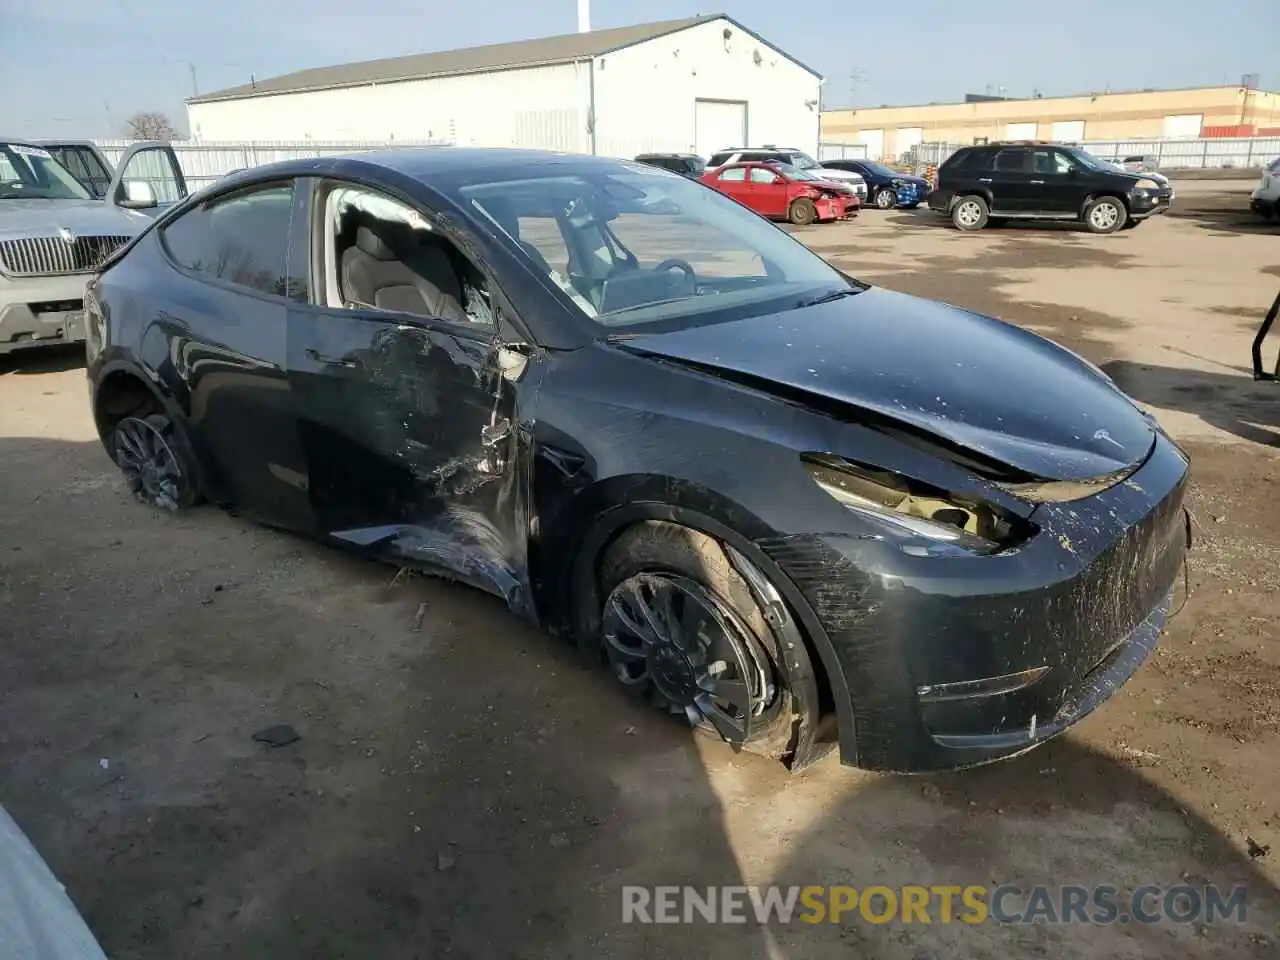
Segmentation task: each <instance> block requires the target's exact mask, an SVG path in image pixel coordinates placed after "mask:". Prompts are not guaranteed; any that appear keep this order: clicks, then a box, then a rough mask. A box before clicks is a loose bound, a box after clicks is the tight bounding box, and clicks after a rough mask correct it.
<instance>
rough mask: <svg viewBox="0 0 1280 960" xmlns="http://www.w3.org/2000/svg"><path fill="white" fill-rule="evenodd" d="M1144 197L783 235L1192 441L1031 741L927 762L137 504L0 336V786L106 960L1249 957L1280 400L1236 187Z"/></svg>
mask: <svg viewBox="0 0 1280 960" xmlns="http://www.w3.org/2000/svg"><path fill="white" fill-rule="evenodd" d="M1177 186H1178V189H1179V193H1180V194H1181V196H1180V199H1179V200H1178V201H1177V206H1176V208H1175V211H1174V212H1173V214H1172V215H1170V216H1167V217H1165V218H1162V219H1159V220H1156V221H1154V222H1150V223H1147V224H1145V225H1143V226H1142V227H1141V228H1140V229H1137V230H1134V231H1131V232H1125V233H1121V234H1117V235H1115V236H1112V237H1102V238H1098V237H1093V236H1090V235H1088V234H1085V233H1080V232H1077V231H1075V230H1068V229H1064V228H1048V229H1045V228H1019V227H1016V226H1015V227H1010V228H1008V229H1004V230H1000V231H988V232H984V233H981V234H978V235H962V234H959V233H957V232H955V231H953V230H950V229H948V228H946V227H944V226H942V225H941V224H940V223H939V222H938V221H937V220H935V219H934V218H933V217H932V216H931V215H929V214H926V213H923V212H905V211H903V212H893V213H881V212H875V211H868V212H866V213H864V214H863V215H862V216H861V217H860V218H859V219H858V220H857V221H856V222H854V223H851V224H841V225H832V226H823V227H814V228H810V229H807V230H805V231H803V232H802V233H801V236H802V238H803V239H804V240H805V242H807V243H810V244H811V245H812V246H813V247H814V248H815V249H817V250H818V251H820V252H821V253H822V254H823V255H825V256H827V257H829V258H831V259H832V260H833V261H835V262H836V263H838V264H839V265H841V266H843V267H845V268H847V269H849V270H851V271H852V272H854V273H855V274H857V275H859V276H861V277H863V278H865V279H868V280H871V281H873V282H876V283H882V284H884V285H885V286H888V287H892V288H896V289H900V290H904V291H907V292H909V293H916V294H921V295H924V296H929V297H935V298H939V299H943V300H947V301H950V302H952V303H956V304H959V305H962V306H965V307H970V308H974V309H977V310H981V311H984V312H987V313H991V314H994V315H996V316H999V317H1002V318H1004V319H1006V320H1010V321H1014V322H1017V323H1020V324H1024V325H1026V326H1028V327H1031V328H1033V329H1035V330H1037V331H1042V332H1045V333H1047V334H1049V335H1051V336H1053V337H1055V338H1057V339H1059V340H1061V341H1062V342H1064V343H1066V344H1067V345H1068V346H1071V347H1072V348H1074V349H1077V350H1078V351H1080V352H1082V353H1083V354H1084V355H1085V356H1087V357H1089V358H1090V359H1092V360H1094V361H1095V362H1097V363H1099V364H1101V365H1102V366H1103V367H1104V368H1105V369H1106V370H1107V371H1108V372H1110V373H1111V374H1112V375H1113V376H1114V377H1115V378H1116V379H1117V381H1119V382H1120V383H1121V385H1122V386H1124V387H1125V389H1127V390H1128V391H1129V392H1130V393H1131V394H1132V395H1133V396H1135V397H1136V398H1137V399H1138V400H1140V401H1141V402H1143V403H1145V404H1148V405H1149V406H1150V407H1152V408H1153V409H1154V410H1155V411H1156V412H1157V413H1158V415H1159V416H1160V418H1161V419H1162V421H1163V422H1164V423H1165V424H1166V425H1167V426H1168V428H1169V429H1170V430H1171V431H1172V432H1173V433H1174V435H1175V436H1176V437H1177V438H1178V439H1179V440H1180V442H1182V443H1183V444H1184V445H1185V446H1186V447H1187V448H1188V449H1189V450H1190V452H1191V453H1192V455H1193V474H1194V481H1195V483H1194V489H1193V492H1192V496H1191V506H1192V508H1193V509H1194V511H1195V514H1196V518H1197V521H1198V524H1197V530H1196V534H1197V538H1198V542H1197V544H1196V547H1195V551H1194V554H1193V567H1192V571H1191V586H1192V593H1191V597H1190V600H1189V602H1188V603H1187V604H1186V607H1185V609H1183V611H1182V612H1181V613H1180V615H1179V616H1178V617H1177V618H1176V619H1175V620H1174V621H1173V622H1172V623H1171V625H1170V626H1169V629H1168V631H1167V634H1166V636H1165V637H1164V638H1163V640H1162V644H1161V647H1160V649H1159V651H1158V654H1157V655H1156V656H1155V657H1154V658H1153V659H1152V661H1151V662H1150V663H1148V664H1147V665H1146V666H1145V667H1144V668H1143V669H1142V670H1141V671H1140V672H1139V674H1138V675H1137V676H1136V677H1135V678H1134V680H1133V681H1132V682H1131V683H1129V684H1128V685H1127V686H1126V687H1125V688H1124V689H1123V690H1122V691H1121V692H1120V693H1119V694H1118V695H1117V696H1116V697H1115V699H1114V700H1113V701H1111V702H1110V703H1109V704H1107V705H1106V706H1105V707H1104V708H1102V709H1101V710H1099V711H1098V712H1097V713H1095V714H1094V715H1093V716H1091V717H1089V718H1088V719H1087V720H1085V721H1084V722H1083V723H1081V724H1080V725H1079V726H1078V727H1077V728H1076V729H1074V730H1073V731H1071V732H1070V733H1069V734H1068V735H1067V736H1065V737H1063V738H1061V739H1059V740H1058V741H1056V742H1054V743H1052V744H1050V745H1048V746H1046V747H1044V748H1042V749H1039V750H1036V751H1034V752H1032V753H1031V754H1029V755H1027V756H1024V757H1022V758H1020V759H1018V760H1015V761H1010V762H1007V763H1003V764H998V765H995V766H992V767H987V768H984V769H980V770H976V771H971V772H967V773H963V774H952V775H946V776H938V777H929V778H903V777H889V776H876V775H871V774H866V773H861V772H858V771H854V770H849V769H846V768H842V767H840V766H839V765H838V764H837V763H836V762H835V761H834V759H832V760H829V761H826V762H823V763H821V764H819V765H817V766H816V767H815V768H812V769H810V770H808V771H805V772H804V773H802V774H799V775H796V776H790V777H789V776H787V775H786V774H785V772H784V771H783V770H782V769H781V768H780V767H777V766H775V765H773V764H771V763H769V762H766V761H763V760H759V759H756V758H753V757H745V756H741V757H740V756H734V755H733V754H732V753H731V752H729V751H728V750H727V749H726V748H723V747H721V746H719V745H717V744H713V743H708V742H703V741H701V740H697V741H695V740H694V739H693V738H691V737H690V736H689V734H688V732H687V731H686V730H682V729H681V728H679V727H678V726H677V725H675V724H673V723H671V722H668V721H667V720H666V719H665V718H663V717H660V716H658V715H656V714H651V713H649V712H647V711H644V710H642V709H640V708H638V707H636V706H634V705H633V704H631V703H630V702H629V701H628V700H627V699H626V698H625V696H624V694H623V693H622V691H620V690H619V689H616V688H615V685H614V684H613V683H612V681H611V680H610V679H609V677H608V676H607V675H606V674H605V673H603V672H593V671H591V670H588V669H584V668H583V667H581V666H579V665H578V662H577V661H576V660H574V658H573V657H572V656H571V655H570V654H569V652H568V651H567V650H565V649H564V648H563V647H562V646H561V645H560V644H558V643H557V642H556V641H554V640H553V639H551V638H550V637H548V636H544V635H541V634H539V633H538V632H536V631H534V630H532V629H530V628H528V627H525V626H524V625H522V624H521V623H519V622H517V621H516V620H515V619H514V618H513V617H511V616H510V615H509V614H508V613H507V612H506V611H505V610H504V609H503V608H502V606H501V605H500V604H499V603H498V602H496V601H493V600H491V599H489V598H488V597H485V596H482V595H479V594H477V593H474V592H471V591H468V590H466V589H464V588H460V587H454V586H449V585H446V584H443V583H439V582H436V581H432V580H429V579H425V578H421V577H402V578H400V579H399V580H398V581H397V582H393V576H394V573H395V571H393V570H389V569H387V568H384V567H380V566H376V565H373V564H368V563H364V562H360V561H354V560H352V559H349V558H347V557H345V556H344V555H341V554H339V553H337V552H335V551H333V550H331V549H328V548H325V547H321V546H318V545H315V544H312V543H309V542H306V541H302V540H299V539H296V538H293V537H290V536H287V535H283V534H280V533H277V532H273V531H270V530H266V529H262V528H260V527H257V526H254V525H252V524H250V523H248V522H246V521H243V520H240V519H236V518H234V517H231V516H228V515H226V514H224V513H222V512H219V511H217V510H215V509H207V508H206V509H202V510H199V511H196V512H194V513H191V514H189V515H185V516H181V517H169V516H160V515H157V514H155V513H153V512H150V511H148V510H147V509H145V508H143V507H142V506H139V505H137V504H135V503H133V502H132V501H131V500H130V499H128V498H127V496H126V494H125V492H124V490H123V489H122V486H121V484H120V483H119V482H118V480H117V476H116V472H115V470H114V469H113V467H112V465H111V464H110V463H109V462H108V460H107V457H106V455H105V454H104V453H103V451H102V449H101V447H100V446H99V444H98V443H97V440H96V437H95V435H94V432H93V428H92V426H91V423H90V418H89V413H88V407H87V402H86V389H85V384H84V376H83V371H82V369H81V368H80V366H79V359H80V358H79V357H78V356H77V354H76V353H75V352H74V351H72V352H71V353H70V354H65V353H64V354H53V355H45V356H42V357H39V358H37V357H28V358H26V359H20V360H18V361H16V362H12V361H10V362H7V363H6V362H2V361H0V364H3V365H0V371H3V372H2V373H0V463H2V464H3V467H2V468H0V503H3V504H4V508H5V509H4V511H3V513H0V803H2V804H3V805H4V806H6V807H7V808H8V809H9V810H10V812H11V813H12V814H13V815H14V817H15V818H16V819H17V820H18V822H19V823H20V824H21V825H22V826H23V828H24V829H25V830H26V831H27V832H28V833H29V835H30V836H31V838H32V840H33V842H34V843H35V844H36V845H37V847H39V848H40V850H41V851H42V852H43V853H44V854H45V856H46V858H47V859H48V861H49V863H50V865H51V866H52V867H53V869H54V870H55V872H56V873H57V874H58V875H59V877H60V878H61V879H62V880H63V881H64V882H65V884H66V885H67V888H68V890H69V892H70V894H71V895H72V897H73V898H74V900H75V901H76V903H77V904H78V905H79V906H80V908H81V910H82V912H83V913H84V914H85V917H86V919H87V920H88V922H89V924H90V925H91V927H92V928H93V929H94V931H95V932H96V934H97V935H98V936H99V938H100V939H101V941H102V943H103V946H104V948H105V949H106V951H107V952H108V954H109V955H110V956H111V957H113V958H114V960H134V958H165V960H172V958H177V957H181V958H205V957H237V958H272V960H277V958H279V960H283V958H295V957H296V958H340V957H341V958H388V960H400V958H428V957H430V958H434V957H440V956H454V957H465V958H489V957H494V958H505V957H521V958H535V957H547V958H558V960H563V958H576V957H582V958H588V957H589V958H593V960H594V958H600V957H618V958H633V957H636V958H638V957H659V956H661V957H711V958H716V957H735V958H746V957H752V958H753V957H773V958H788V960H824V958H829V957H842V958H843V957H867V958H887V960H898V958H903V960H929V958H937V960H942V958H952V957H965V958H971V960H980V958H992V960H996V958H999V960H1010V958H1023V957H1053V958H1075V957H1079V958H1113V957H1114V958H1151V960H1177V958H1184V957H1185V958H1192V957H1194V958H1201V957H1221V958H1248V957H1257V958H1262V957H1276V956H1278V955H1280V893H1278V884H1280V644H1278V643H1277V635H1278V630H1277V626H1278V624H1280V604H1278V603H1277V599H1276V585H1277V567H1278V566H1280V515H1278V512H1277V509H1276V502H1277V494H1280V469H1278V466H1280V390H1278V389H1277V388H1276V387H1275V386H1274V385H1268V384H1255V383H1253V382H1252V381H1251V380H1250V378H1249V376H1248V374H1247V367H1248V353H1249V341H1250V338H1251V336H1252V331H1253V328H1254V327H1256V325H1257V323H1258V322H1259V321H1260V320H1261V317H1262V314H1263V313H1264V311H1265V309H1266V307H1267V305H1268V304H1269V303H1270V301H1271V299H1272V298H1273V297H1274V296H1275V294H1276V289H1277V286H1280V266H1277V264H1280V257H1277V254H1276V251H1277V246H1276V244H1277V242H1280V239H1278V238H1277V236H1276V232H1277V230H1276V228H1273V227H1263V226H1261V225H1259V224H1255V223H1254V221H1253V218H1252V217H1250V216H1249V215H1248V213H1247V212H1246V211H1245V204H1246V197H1247V187H1245V186H1244V185H1241V184H1233V183H1222V182H1217V183H1212V184H1195V183H1179V184H1178V185H1177ZM420 604H425V616H424V617H423V620H422V622H421V625H420V629H417V630H415V627H414V624H415V615H416V613H417V611H418V610H419V605H420ZM275 723H289V724H292V725H293V726H294V727H296V728H297V730H298V731H299V732H300V733H301V737H302V739H301V740H300V741H298V742H297V743H294V744H292V745H290V746H287V747H282V748H280V749H268V748H266V747H263V746H261V745H259V744H256V743H254V742H252V740H251V739H250V737H251V734H252V733H253V732H254V731H256V730H258V729H260V728H262V727H266V726H268V725H271V724H275ZM1251 841H1252V844H1256V845H1257V846H1255V847H1253V853H1254V854H1255V855H1256V854H1258V853H1260V850H1261V848H1263V847H1267V846H1270V847H1272V848H1274V849H1273V850H1272V851H1271V852H1270V853H1269V855H1262V856H1251V855H1250V852H1249V851H1250V847H1251ZM1210 882H1212V883H1216V884H1219V885H1222V886H1226V887H1230V886H1232V885H1233V884H1236V883H1245V884H1248V889H1249V894H1248V897H1249V899H1248V917H1247V921H1246V922H1245V923H1243V924H1239V923H1222V922H1219V923H1217V924H1212V925H1205V924H1187V925H1180V924H1177V923H1174V922H1172V921H1163V922H1161V923H1158V924H1154V925H1139V924H1128V925H1121V924H1115V925H1108V926H1102V925H1093V926H1083V925H1075V926H1050V925H1043V924H1036V925H1029V926H1021V925H1000V924H996V923H993V922H988V923H985V924H981V925H977V926H967V925H964V924H949V925H948V924H942V923H939V922H935V923H933V924H931V925H921V924H914V925H906V924H902V923H897V922H892V923H887V924H872V923H868V922H866V921H864V920H860V919H857V920H854V919H850V918H848V917H846V918H845V919H844V921H843V922H841V923H837V924H831V923H826V924H822V925H817V926H807V925H804V924H799V923H793V924H788V925H778V924H775V925H771V926H767V927H761V926H759V925H757V924H755V923H746V924H740V925H717V926H712V925H709V924H706V923H702V922H698V923H693V924H689V925H684V924H680V925H662V926H659V925H637V924H624V923H622V918H621V914H622V911H621V903H622V893H621V890H622V887H623V885H625V884H639V885H658V884H668V885H693V886H707V885H713V884H714V885H739V884H767V883H780V884H784V885H791V884H798V885H808V884H850V885H853V886H856V887H864V886H867V885H869V884H873V883H879V884H887V885H889V886H895V885H901V884H925V885H936V884H959V885H968V884H989V885H995V884H1002V883H1011V884H1017V885H1018V886H1020V887H1022V888H1024V889H1025V888H1028V887H1030V886H1031V885H1033V884H1036V883H1045V884H1050V885H1054V886H1056V885H1059V884H1066V883H1074V884H1084V885H1091V884H1111V885H1114V886H1117V887H1119V888H1121V889H1122V890H1128V889H1133V888H1135V887H1137V886H1140V885H1142V884H1156V885H1160V886H1163V887H1170V886H1175V885H1179V884H1186V883H1189V884H1194V885H1203V884H1205V883H1210Z"/></svg>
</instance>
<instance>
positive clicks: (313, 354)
mask: <svg viewBox="0 0 1280 960" xmlns="http://www.w3.org/2000/svg"><path fill="white" fill-rule="evenodd" d="M307 356H308V357H310V358H311V359H312V360H314V361H315V362H316V363H324V364H329V365H331V366H338V367H346V368H348V369H350V370H354V369H355V368H356V367H358V366H360V364H359V363H357V362H356V361H355V360H348V359H347V358H345V357H329V356H325V355H324V354H323V353H321V352H320V351H319V350H312V349H311V348H310V347H308V348H307Z"/></svg>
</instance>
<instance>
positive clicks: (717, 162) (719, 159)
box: [707, 153, 733, 167]
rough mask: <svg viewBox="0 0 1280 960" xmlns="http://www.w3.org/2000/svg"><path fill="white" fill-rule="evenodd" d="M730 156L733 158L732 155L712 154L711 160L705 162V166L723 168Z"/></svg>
mask: <svg viewBox="0 0 1280 960" xmlns="http://www.w3.org/2000/svg"><path fill="white" fill-rule="evenodd" d="M732 156H733V154H732V153H713V154H712V155H711V159H710V160H708V161H707V166H708V167H723V166H724V165H725V164H726V163H728V162H729V158H730V157H732Z"/></svg>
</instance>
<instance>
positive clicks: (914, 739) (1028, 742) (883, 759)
mask: <svg viewBox="0 0 1280 960" xmlns="http://www.w3.org/2000/svg"><path fill="white" fill-rule="evenodd" d="M1186 480H1187V461H1186V459H1185V458H1184V457H1183V455H1182V454H1181V452H1180V451H1179V450H1178V449H1177V447H1176V446H1175V445H1174V444H1173V443H1172V441H1169V440H1168V439H1166V438H1165V437H1164V436H1158V437H1157V440H1156V442H1155V445H1154V446H1153V449H1152V452H1151V454H1150V455H1149V457H1148V459H1147V461H1146V462H1145V463H1144V464H1143V466H1142V467H1141V468H1140V469H1139V470H1138V471H1136V472H1135V473H1134V475H1133V476H1132V477H1130V478H1129V479H1128V480H1126V481H1125V482H1123V483H1120V484H1117V485H1116V486H1114V487H1112V488H1110V489H1108V490H1106V491H1104V492H1102V493H1100V494H1097V495H1096V496H1094V497H1091V498H1089V499H1087V500H1082V501H1075V502H1072V503H1063V504H1043V505H1041V506H1040V507H1039V508H1038V509H1037V510H1036V512H1035V514H1033V516H1032V519H1033V521H1034V522H1036V523H1037V525H1038V526H1039V527H1040V532H1039V533H1038V534H1037V535H1035V536H1034V537H1032V538H1031V539H1030V540H1029V541H1027V542H1026V543H1024V544H1022V545H1021V546H1020V547H1018V548H1016V549H1013V550H1009V551H1006V552H1004V553H1001V554H996V555H994V556H988V557H980V556H974V557H971V558H955V557H933V558H928V557H924V558H922V557H914V556H909V555H907V554H906V553H904V552H903V551H901V550H899V549H898V547H897V546H895V545H894V544H892V543H888V542H885V541H879V540H866V539H854V538H850V537H837V536H821V537H820V536H801V537H789V538H784V539H781V540H778V541H774V542H770V543H767V544H761V546H762V547H764V549H765V550H766V552H767V553H769V555H770V557H771V558H772V559H773V560H774V561H775V562H776V563H777V564H778V565H779V566H780V567H781V568H782V570H783V572H784V573H786V574H787V575H788V576H789V577H790V578H791V580H792V581H793V583H794V584H795V586H796V587H797V588H798V590H799V592H800V594H801V595H802V596H803V598H804V600H805V601H806V602H807V603H808V604H809V606H810V611H809V612H811V613H812V620H813V621H814V622H816V623H818V624H819V625H820V627H821V629H822V631H823V632H824V633H825V634H826V637H825V639H826V640H827V641H829V642H830V648H831V649H832V650H833V651H834V656H835V659H836V660H837V661H838V668H839V670H840V671H841V672H842V674H843V680H844V684H843V685H842V684H840V683H836V682H833V683H832V687H833V688H834V689H837V690H839V689H841V687H842V686H844V687H847V689H848V699H849V702H848V703H846V704H844V705H843V706H844V707H845V709H844V711H843V712H842V714H841V716H840V720H841V723H840V734H841V737H840V740H841V742H840V747H841V757H842V760H843V761H844V762H845V763H850V764H853V765H856V766H859V767H863V768H867V769H874V770H893V771H900V772H919V771H927V770H939V769H955V768H962V767H969V766H974V765H977V764H982V763H987V762H990V761H993V760H999V759H1002V758H1006V757H1011V756H1015V755H1016V754H1019V753H1022V752H1024V751H1026V750H1028V749H1030V748H1032V747H1034V746H1036V745H1037V744H1040V743H1043V742H1044V741H1045V740H1048V739H1050V738H1051V737H1054V736H1056V735H1058V734H1059V733H1061V732H1063V731H1064V730H1066V729H1067V728H1068V727H1069V726H1071V725H1072V724H1073V723H1075V722H1076V721H1078V720H1079V719H1081V718H1082V717H1084V716H1085V715H1087V714H1088V713H1090V712H1091V711H1093V710H1094V709H1096V708H1097V707H1098V706H1100V705H1101V704H1102V703H1104V702H1105V701H1106V700H1107V699H1108V698H1109V697H1110V696H1111V695H1112V694H1114V693H1115V691H1116V690H1117V689H1119V687H1120V686H1121V685H1122V684H1123V683H1124V682H1125V681H1126V680H1127V679H1128V678H1129V676H1130V675H1132V673H1133V672H1134V671H1135V670H1136V669H1137V668H1138V666H1140V665H1141V663H1142V662H1143V661H1144V660H1145V659H1146V657H1147V656H1148V655H1149V654H1150V652H1151V650H1152V649H1153V648H1154V646H1155V643H1156V639H1157V637H1158V636H1159V633H1160V630H1161V628H1162V627H1163V624H1164V619H1165V617H1166V615H1167V612H1168V606H1169V598H1170V595H1171V592H1172V590H1173V587H1174V584H1175V582H1176V581H1177V578H1178V574H1179V572H1180V571H1181V570H1182V565H1183V563H1184V561H1185V553H1186V550H1187V548H1188V546H1189V538H1190V527H1189V523H1188V521H1187V519H1186V513H1185V511H1184V509H1183V506H1182V501H1183V496H1184V493H1185V488H1186ZM1042 667H1043V668H1045V669H1044V671H1043V673H1042V674H1041V675H1040V676H1039V677H1038V678H1036V679H1035V680H1034V682H1031V683H1029V684H1027V685H1025V686H1021V687H1016V688H1005V689H1003V690H1000V689H997V690H995V691H994V692H993V691H991V690H987V691H982V692H980V693H979V695H976V696H948V697H944V698H937V697H934V696H932V695H931V691H936V690H937V689H938V688H939V687H942V688H943V689H946V688H947V687H948V685H957V684H966V683H972V682H974V681H983V680H985V679H988V678H998V677H1006V676H1009V675H1011V674H1018V673H1021V672H1023V671H1029V670H1036V669H1038V668H1042ZM828 670H829V672H830V667H829V668H828Z"/></svg>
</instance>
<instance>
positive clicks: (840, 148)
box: [818, 143, 867, 160]
mask: <svg viewBox="0 0 1280 960" xmlns="http://www.w3.org/2000/svg"><path fill="white" fill-rule="evenodd" d="M818 159H819V160H865V159H867V145H866V144H865V143H820V144H818Z"/></svg>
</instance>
